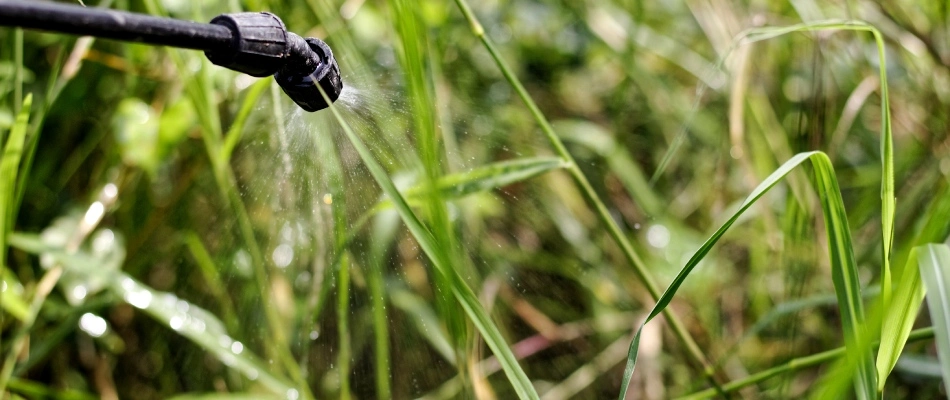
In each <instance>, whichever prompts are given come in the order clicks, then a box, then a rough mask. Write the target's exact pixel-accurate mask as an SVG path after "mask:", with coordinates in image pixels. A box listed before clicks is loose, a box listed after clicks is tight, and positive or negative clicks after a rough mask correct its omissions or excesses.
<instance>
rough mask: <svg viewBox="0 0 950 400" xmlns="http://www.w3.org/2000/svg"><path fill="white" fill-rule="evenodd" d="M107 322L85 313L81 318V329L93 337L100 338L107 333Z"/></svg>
mask: <svg viewBox="0 0 950 400" xmlns="http://www.w3.org/2000/svg"><path fill="white" fill-rule="evenodd" d="M107 327H108V325H107V324H106V320H104V319H102V317H100V316H98V315H94V314H91V313H85V314H83V315H82V317H80V318H79V328H80V329H82V330H83V331H84V332H86V333H88V334H89V335H90V336H92V337H100V336H102V335H103V334H105V333H106V328H107Z"/></svg>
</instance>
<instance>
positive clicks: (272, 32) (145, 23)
mask: <svg viewBox="0 0 950 400" xmlns="http://www.w3.org/2000/svg"><path fill="white" fill-rule="evenodd" d="M0 26H14V27H21V28H27V29H37V30H44V31H52V32H60V33H67V34H74V35H83V36H95V37H101V38H107V39H115V40H123V41H130V42H141V43H146V44H152V45H160V46H171V47H179V48H185V49H194V50H204V52H205V56H207V57H208V60H210V61H211V62H212V63H213V64H216V65H220V66H222V67H226V68H229V69H232V70H235V71H238V72H243V73H245V74H248V75H251V76H255V77H267V76H271V75H273V76H274V79H275V80H276V81H277V84H278V85H280V87H281V89H283V90H284V93H286V94H287V96H290V98H291V99H292V100H293V101H294V103H297V105H298V106H300V108H303V109H304V110H306V111H310V112H313V111H318V110H322V109H324V108H327V107H328V106H329V104H328V102H327V101H326V100H325V98H324V97H323V95H322V94H321V93H320V88H322V89H323V91H324V92H325V93H326V96H327V98H329V100H330V102H334V101H336V99H337V98H339V97H340V92H342V91H343V81H342V80H341V79H340V67H339V65H337V62H336V59H335V58H333V52H332V51H331V50H330V46H328V45H327V44H326V43H325V42H324V41H322V40H320V39H317V38H312V37H311V38H306V39H305V38H302V37H300V36H299V35H297V34H295V33H293V32H289V31H287V28H286V27H285V26H284V23H283V21H281V20H280V18H278V17H277V16H276V15H274V14H271V13H268V12H243V13H233V14H221V15H219V16H217V17H215V18H214V19H212V20H211V22H210V23H207V24H203V23H197V22H192V21H185V20H178V19H172V18H159V17H153V16H149V15H144V14H136V13H131V12H124V11H115V10H109V9H102V8H87V7H82V6H76V5H67V4H58V3H52V2H47V1H39V0H29V1H19V0H15V1H7V0H0ZM318 86H319V88H318Z"/></svg>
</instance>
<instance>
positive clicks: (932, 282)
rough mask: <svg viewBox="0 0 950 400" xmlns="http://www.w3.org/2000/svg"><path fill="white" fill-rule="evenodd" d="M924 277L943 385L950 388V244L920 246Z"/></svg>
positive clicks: (921, 266)
mask: <svg viewBox="0 0 950 400" xmlns="http://www.w3.org/2000/svg"><path fill="white" fill-rule="evenodd" d="M917 252H918V254H917V257H918V260H919V262H920V264H918V265H919V267H920V276H921V277H922V278H923V280H924V285H925V286H926V288H927V305H928V306H929V308H930V320H931V321H933V326H934V335H935V336H936V338H937V340H936V341H937V356H938V357H939V358H940V368H941V369H942V372H943V384H944V385H945V386H947V387H950V246H947V245H945V244H928V245H926V246H920V247H918V248H917Z"/></svg>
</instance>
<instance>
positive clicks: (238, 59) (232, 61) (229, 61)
mask: <svg viewBox="0 0 950 400" xmlns="http://www.w3.org/2000/svg"><path fill="white" fill-rule="evenodd" d="M211 23H212V24H216V25H222V26H225V27H227V28H228V29H229V30H230V31H231V34H232V41H231V45H230V46H229V47H227V48H223V49H216V50H211V51H207V52H205V55H206V56H207V57H208V59H209V60H211V62H212V63H214V64H216V65H220V66H222V67H226V68H229V69H232V70H235V71H238V72H243V73H245V74H248V75H251V76H256V77H264V76H270V75H274V78H275V79H276V80H277V83H278V84H279V85H280V87H281V88H282V89H283V90H284V93H287V95H288V96H290V98H291V99H292V100H293V101H294V103H297V105H299V106H300V107H301V108H303V109H304V110H306V111H310V112H313V111H318V110H322V109H324V108H327V107H328V106H329V104H328V102H327V101H325V100H324V98H323V96H322V95H321V94H320V90H319V89H318V88H317V85H319V86H320V87H321V88H323V90H324V91H325V92H326V94H327V97H328V98H329V99H330V102H333V101H336V99H337V98H339V97H340V92H341V91H342V90H343V81H342V80H341V79H340V67H339V66H338V65H337V62H336V59H334V58H333V52H332V51H331V50H330V46H328V45H327V44H326V43H324V42H323V41H322V40H320V39H317V38H307V39H304V38H302V37H300V36H298V35H297V34H295V33H293V32H288V31H287V28H285V27H284V23H283V21H281V20H280V18H278V17H277V16H276V15H274V14H271V13H267V12H260V13H235V14H222V15H219V16H217V17H215V18H214V19H212V20H211Z"/></svg>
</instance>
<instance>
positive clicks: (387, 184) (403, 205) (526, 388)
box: [317, 86, 538, 399]
mask: <svg viewBox="0 0 950 400" xmlns="http://www.w3.org/2000/svg"><path fill="white" fill-rule="evenodd" d="M317 88H318V89H319V90H320V91H321V94H322V95H323V98H324V99H325V100H327V103H328V104H330V107H329V109H330V112H332V113H333V116H334V117H335V118H336V120H337V122H339V124H340V127H341V128H342V129H343V132H344V133H345V134H346V137H347V138H348V139H349V140H350V143H351V144H352V145H353V147H354V148H355V149H356V151H357V153H358V154H359V155H360V158H361V159H362V160H363V163H364V164H365V165H366V168H367V169H369V172H370V174H371V175H372V176H373V179H374V180H375V181H376V183H377V184H379V186H380V187H381V188H382V190H383V193H385V194H386V195H387V196H389V198H390V200H392V202H393V204H394V205H395V207H396V211H397V212H398V213H399V216H400V217H401V218H402V220H403V222H404V223H405V224H406V227H407V228H409V231H410V232H411V233H412V235H413V237H415V239H416V241H417V242H418V243H419V247H420V248H422V250H423V252H425V254H426V255H427V256H428V257H429V259H430V260H431V261H432V264H433V265H434V266H435V269H436V271H437V272H438V273H439V274H442V275H444V276H445V277H446V278H447V279H448V282H449V283H450V289H451V292H452V295H453V296H454V297H455V299H456V300H457V301H458V302H459V304H460V305H461V306H462V309H463V310H465V313H466V314H468V317H469V319H470V320H471V321H472V323H473V324H474V325H475V327H476V328H477V329H478V331H479V332H480V333H481V334H482V337H483V338H484V339H485V343H486V344H487V345H488V348H490V349H491V351H492V353H493V354H495V357H496V358H498V361H499V363H500V364H501V366H502V369H503V370H504V371H505V375H507V377H508V380H509V382H510V383H511V385H512V386H513V387H514V389H515V393H517V395H518V397H519V398H521V399H538V393H537V391H535V389H534V386H532V384H531V380H529V379H528V376H527V375H526V374H525V373H524V370H522V369H521V366H520V365H518V360H517V359H516V358H515V355H514V353H513V352H512V351H511V348H509V347H508V343H507V342H506V341H505V338H504V337H502V336H501V332H500V331H499V330H498V327H497V326H495V323H494V322H493V321H492V319H491V317H489V315H488V313H487V312H485V309H484V308H482V305H481V303H479V301H478V298H477V297H476V296H475V293H473V292H472V289H471V288H470V287H468V285H467V284H466V283H465V280H464V279H462V277H461V276H459V274H458V271H457V270H455V268H454V265H452V264H451V263H450V262H449V260H448V259H447V258H446V257H445V254H444V252H443V251H442V250H440V249H439V248H438V245H437V242H436V240H435V238H433V236H432V233H431V232H430V231H429V230H428V228H426V227H425V226H424V225H423V224H422V221H420V220H419V217H418V216H416V214H415V213H414V212H413V211H412V208H411V207H410V206H409V203H408V202H406V199H405V197H403V196H402V194H401V193H400V192H399V189H397V188H396V185H395V184H394V183H393V181H392V179H390V177H389V175H387V174H386V170H385V169H383V166H382V165H380V164H379V162H378V161H376V159H375V157H374V156H373V154H372V152H370V150H369V148H368V147H366V144H365V143H363V140H362V139H360V137H359V136H358V135H357V134H356V133H355V132H354V131H353V129H352V128H350V125H349V124H348V123H347V122H346V120H344V119H343V116H342V115H341V114H340V111H339V110H337V107H336V106H335V105H333V104H332V102H331V101H329V98H328V97H327V96H326V93H323V89H322V88H320V87H319V86H317Z"/></svg>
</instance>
